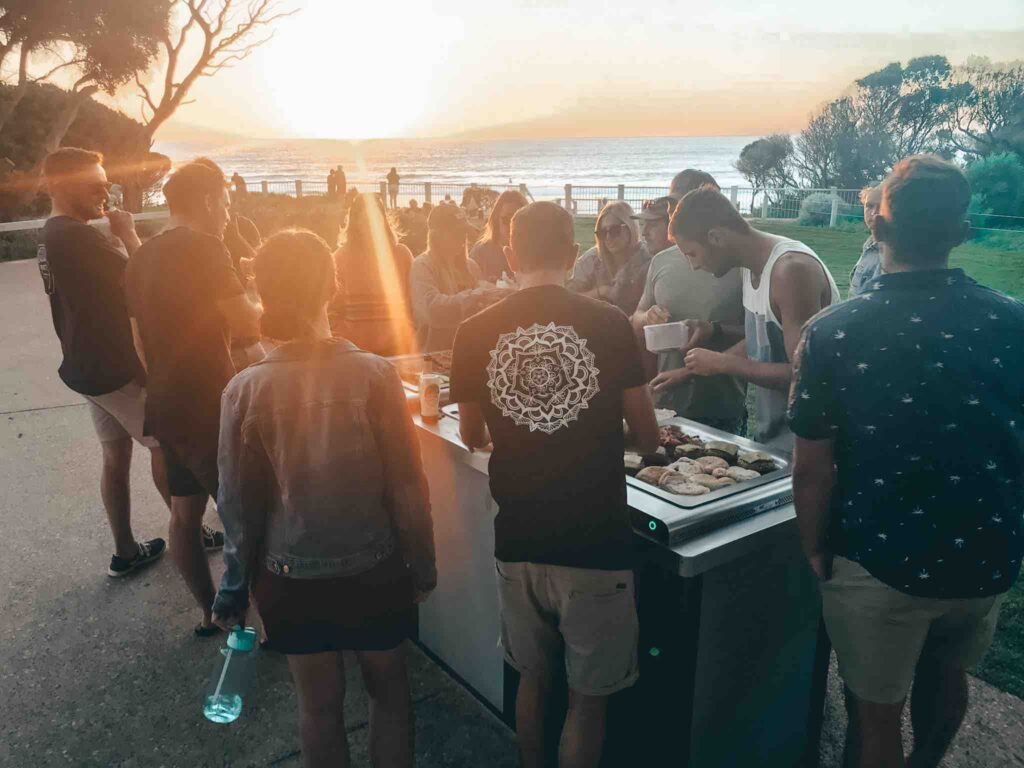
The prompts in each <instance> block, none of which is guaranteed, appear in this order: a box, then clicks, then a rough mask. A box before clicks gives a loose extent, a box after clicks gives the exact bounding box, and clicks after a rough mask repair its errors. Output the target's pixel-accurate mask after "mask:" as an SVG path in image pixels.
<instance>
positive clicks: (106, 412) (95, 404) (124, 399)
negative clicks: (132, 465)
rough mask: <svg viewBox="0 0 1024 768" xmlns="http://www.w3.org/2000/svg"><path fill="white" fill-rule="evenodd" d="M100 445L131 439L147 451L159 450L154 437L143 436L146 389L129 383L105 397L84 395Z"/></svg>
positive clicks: (131, 382) (132, 382)
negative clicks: (148, 449) (150, 449)
mask: <svg viewBox="0 0 1024 768" xmlns="http://www.w3.org/2000/svg"><path fill="white" fill-rule="evenodd" d="M83 397H85V399H86V401H87V402H88V403H89V413H90V415H91V416H92V424H93V427H95V428H96V435H97V437H99V439H100V442H101V443H113V442H117V441H118V440H127V439H128V438H132V439H134V440H136V441H137V442H138V443H140V444H141V445H144V446H146V447H147V448H159V447H160V444H159V443H158V442H157V441H156V438H154V437H146V436H145V435H143V434H142V431H143V424H144V423H145V420H146V390H145V389H143V388H142V387H140V386H139V385H138V384H136V383H135V382H134V381H130V382H128V383H127V384H125V385H124V386H123V387H121V388H120V389H116V390H114V391H113V392H108V393H107V394H105V395H83Z"/></svg>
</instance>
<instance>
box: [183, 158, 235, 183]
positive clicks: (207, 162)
mask: <svg viewBox="0 0 1024 768" xmlns="http://www.w3.org/2000/svg"><path fill="white" fill-rule="evenodd" d="M189 162H193V163H196V164H197V165H202V166H205V167H206V168H209V169H210V170H211V171H216V172H217V173H219V174H220V175H221V176H222V177H224V169H223V168H221V167H220V166H219V165H217V163H216V162H215V161H213V160H211V159H210V158H208V157H205V156H204V155H200V156H199V157H194V158H192V160H190V161H189ZM235 175H236V176H237V175H238V171H235ZM224 178H225V179H226V178H227V177H224ZM225 183H227V182H226V181H225Z"/></svg>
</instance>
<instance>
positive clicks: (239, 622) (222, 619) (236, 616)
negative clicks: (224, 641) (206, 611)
mask: <svg viewBox="0 0 1024 768" xmlns="http://www.w3.org/2000/svg"><path fill="white" fill-rule="evenodd" d="M213 623H214V624H216V625H217V626H218V627H220V628H221V629H223V630H224V631H225V632H230V631H231V630H232V629H234V628H235V627H239V626H241V627H244V626H245V611H241V612H239V613H233V614H229V615H227V616H221V615H220V614H218V613H215V614H213Z"/></svg>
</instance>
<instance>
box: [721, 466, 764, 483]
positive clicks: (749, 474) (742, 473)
mask: <svg viewBox="0 0 1024 768" xmlns="http://www.w3.org/2000/svg"><path fill="white" fill-rule="evenodd" d="M725 476H726V477H731V478H732V479H733V480H735V481H736V482H738V483H742V482H743V481H745V480H756V479H757V478H759V477H760V476H761V473H760V472H757V471H756V470H753V469H743V467H729V469H727V470H726V471H725Z"/></svg>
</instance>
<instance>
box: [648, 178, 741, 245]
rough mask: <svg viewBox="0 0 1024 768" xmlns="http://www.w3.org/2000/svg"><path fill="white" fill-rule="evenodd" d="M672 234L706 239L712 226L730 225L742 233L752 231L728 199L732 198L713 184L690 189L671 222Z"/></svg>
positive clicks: (688, 238)
mask: <svg viewBox="0 0 1024 768" xmlns="http://www.w3.org/2000/svg"><path fill="white" fill-rule="evenodd" d="M668 228H669V231H670V232H671V233H672V237H673V238H675V239H676V241H679V240H695V241H697V242H699V243H704V242H707V236H708V232H709V231H711V230H712V229H717V228H724V229H731V230H732V231H733V232H737V233H739V234H741V235H745V234H747V233H748V232H750V225H749V224H748V223H747V220H746V219H744V218H743V217H742V216H740V213H739V211H737V210H736V208H735V207H734V206H733V204H732V203H731V202H729V198H727V197H726V196H725V195H723V194H722V193H721V192H719V191H718V189H717V188H715V187H712V186H711V185H705V186H703V187H699V188H698V189H695V190H693V191H692V192H687V193H686V194H685V195H684V196H683V199H682V200H680V201H679V205H677V206H676V209H675V211H674V212H673V214H672V219H671V220H670V221H669V224H668Z"/></svg>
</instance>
